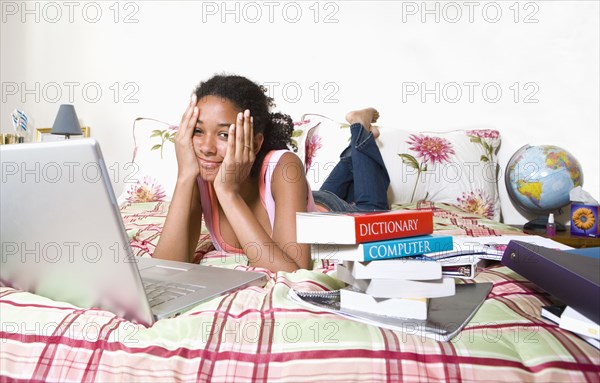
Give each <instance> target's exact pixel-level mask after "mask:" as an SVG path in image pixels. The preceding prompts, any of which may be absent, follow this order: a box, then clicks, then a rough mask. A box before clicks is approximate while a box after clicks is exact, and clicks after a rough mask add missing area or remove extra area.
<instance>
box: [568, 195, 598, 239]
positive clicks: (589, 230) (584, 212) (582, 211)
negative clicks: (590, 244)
mask: <svg viewBox="0 0 600 383" xmlns="http://www.w3.org/2000/svg"><path fill="white" fill-rule="evenodd" d="M571 235H578V236H583V237H600V225H598V205H595V206H594V205H582V204H574V203H573V204H571Z"/></svg>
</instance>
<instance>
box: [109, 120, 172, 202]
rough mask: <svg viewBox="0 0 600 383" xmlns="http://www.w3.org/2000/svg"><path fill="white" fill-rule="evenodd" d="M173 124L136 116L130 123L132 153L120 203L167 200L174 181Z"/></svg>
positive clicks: (170, 195)
mask: <svg viewBox="0 0 600 383" xmlns="http://www.w3.org/2000/svg"><path fill="white" fill-rule="evenodd" d="M176 131H177V126H176V125H172V124H169V123H167V122H163V121H160V120H156V119H154V118H146V117H138V118H136V119H135V121H134V123H133V141H134V148H133V155H132V159H131V163H130V169H125V170H129V171H130V172H129V174H128V175H127V176H126V177H124V179H125V181H124V182H125V183H126V185H125V187H124V188H123V192H122V193H121V195H120V196H119V205H121V206H122V205H123V204H124V203H127V202H129V203H138V202H158V201H170V200H171V197H172V196H173V190H174V188H175V182H176V181H177V158H176V157H175V145H174V142H173V139H174V138H175V133H176Z"/></svg>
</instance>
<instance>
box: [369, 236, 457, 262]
mask: <svg viewBox="0 0 600 383" xmlns="http://www.w3.org/2000/svg"><path fill="white" fill-rule="evenodd" d="M359 249H362V255H363V260H364V261H376V260H380V259H392V258H402V257H409V256H413V255H421V254H427V253H434V252H437V251H444V250H448V249H452V237H451V236H447V235H445V236H438V237H432V236H421V237H414V238H402V239H394V240H389V241H378V242H369V243H363V244H362V245H360V246H359Z"/></svg>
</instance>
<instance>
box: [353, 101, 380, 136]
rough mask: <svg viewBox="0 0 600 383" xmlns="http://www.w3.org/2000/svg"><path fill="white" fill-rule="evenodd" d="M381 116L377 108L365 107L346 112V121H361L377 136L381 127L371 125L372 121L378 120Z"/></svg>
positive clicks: (354, 122)
mask: <svg viewBox="0 0 600 383" xmlns="http://www.w3.org/2000/svg"><path fill="white" fill-rule="evenodd" d="M378 118H379V112H378V111H377V110H376V109H375V108H365V109H359V110H353V111H351V112H349V113H348V114H346V121H348V123H349V124H350V125H352V124H356V123H359V124H361V125H362V126H363V127H364V128H365V129H366V130H367V132H373V136H374V137H375V138H377V137H379V129H377V127H375V126H371V123H373V122H377V119H378Z"/></svg>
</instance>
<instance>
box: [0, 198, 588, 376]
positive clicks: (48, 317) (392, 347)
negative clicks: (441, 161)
mask: <svg viewBox="0 0 600 383" xmlns="http://www.w3.org/2000/svg"><path fill="white" fill-rule="evenodd" d="M435 211H436V224H437V225H438V226H437V227H438V229H439V228H440V225H441V226H444V225H445V228H446V229H450V230H454V231H461V230H463V231H468V230H474V231H473V233H475V232H479V231H482V234H480V235H490V233H489V231H490V230H492V231H493V232H494V233H495V234H502V233H503V232H505V231H506V230H510V229H509V228H507V227H506V226H502V225H500V224H493V223H489V224H487V223H486V222H482V221H481V220H480V219H478V218H476V217H467V216H465V215H464V214H462V215H461V213H460V212H459V211H457V210H455V209H454V208H452V207H450V206H438V205H436V209H435ZM163 213H164V209H163V207H161V206H160V204H158V205H157V204H147V205H140V204H138V205H136V206H127V207H126V208H125V209H124V217H125V221H126V226H127V227H128V229H129V232H130V236H131V238H132V241H133V242H134V243H135V241H138V242H139V246H138V247H137V251H138V254H139V255H142V254H141V253H143V251H142V249H141V248H142V247H143V246H145V247H146V248H149V249H151V247H152V246H153V244H154V243H155V240H156V236H155V235H156V233H157V229H156V228H153V225H154V226H156V225H159V224H160V218H161V216H162V215H163ZM469 222H470V224H467V223H469ZM478 226H481V227H478ZM158 232H159V230H158ZM492 235H493V234H492ZM142 244H143V246H142ZM206 251H210V245H209V244H207V243H206V241H204V242H203V241H202V240H201V241H200V244H199V250H198V253H197V254H201V253H203V252H206ZM203 262H206V263H207V264H212V265H220V266H224V267H231V268H237V269H251V270H255V271H262V272H264V273H266V274H267V275H268V279H269V281H268V283H267V284H266V286H264V287H262V288H258V287H252V288H248V289H245V290H241V291H238V292H235V293H232V294H229V295H226V296H223V297H220V298H216V299H213V300H211V301H209V302H206V303H203V304H201V305H198V306H196V307H195V308H193V309H192V310H190V311H188V312H187V313H184V314H182V315H180V316H178V317H176V318H171V319H163V320H160V321H158V322H157V323H155V324H154V325H153V326H152V327H150V328H144V327H143V326H140V325H136V324H134V323H131V322H127V321H124V320H122V319H120V318H118V317H115V316H114V315H113V314H111V313H109V312H106V311H102V310H97V309H87V310H84V309H80V308H77V307H74V306H72V305H69V304H65V303H60V302H55V301H52V300H49V299H46V298H43V297H40V296H36V295H33V294H30V293H26V292H22V291H16V290H14V289H12V288H8V287H2V288H0V318H1V328H0V330H1V331H0V338H1V339H0V380H1V381H3V382H4V381H7V382H10V381H45V382H47V381H99V382H108V381H143V382H152V381H159V382H172V381H186V382H187V381H212V382H225V381H229V382H325V381H327V382H358V381H360V382H372V381H384V382H398V381H405V382H413V381H414V382H417V381H418V382H475V381H476V382H481V381H513V382H518V381H535V382H564V381H572V382H586V381H587V382H598V381H600V352H599V351H598V350H597V349H595V348H593V347H592V346H591V345H589V344H588V343H586V342H585V341H583V340H582V339H580V338H578V337H577V336H575V335H573V334H571V333H569V332H567V331H564V330H562V329H560V328H558V327H557V326H556V325H554V324H552V323H550V322H548V321H546V320H543V319H540V308H541V306H543V305H546V304H549V303H550V301H549V297H548V296H547V295H546V294H544V293H543V292H541V291H539V289H538V288H537V287H536V286H535V285H533V284H532V283H530V282H528V281H527V280H524V279H523V278H521V277H520V276H519V275H517V274H515V273H513V272H512V271H511V270H509V269H507V268H505V267H502V266H500V265H496V266H493V267H491V268H489V269H486V270H484V271H483V272H481V273H480V274H479V275H478V276H477V277H476V279H475V280H473V281H469V283H474V282H480V281H486V282H487V281H489V282H492V283H493V284H494V287H493V289H492V291H491V293H490V295H489V296H488V298H487V300H486V301H485V302H484V304H483V306H482V307H481V308H480V309H479V311H478V312H477V313H476V315H475V316H474V317H473V319H472V320H471V322H470V323H469V324H468V325H467V327H466V328H465V329H464V330H463V331H462V332H461V333H459V334H458V335H457V336H456V337H455V338H454V339H452V341H450V342H445V343H444V342H436V341H434V340H431V339H427V338H424V337H420V336H416V335H412V334H410V333H402V332H395V331H390V330H385V329H381V328H378V327H375V326H370V325H365V324H361V323H358V322H354V321H351V320H348V319H344V318H341V317H338V316H336V315H334V314H330V313H326V312H319V311H311V310H308V309H305V308H303V307H301V306H299V305H297V304H295V303H294V302H292V301H290V300H289V299H287V294H288V291H289V289H290V288H294V289H296V290H311V291H315V290H330V289H336V288H339V287H341V282H339V281H338V280H337V279H335V278H334V276H335V274H334V273H335V272H334V271H333V267H331V266H327V265H325V266H323V265H318V267H316V268H315V269H314V270H301V271H297V272H295V273H284V272H280V273H270V272H268V271H266V270H262V269H260V270H259V269H254V268H250V267H247V266H243V265H240V264H239V259H237V260H236V259H231V257H227V256H225V255H219V254H214V253H209V255H208V256H205V257H204V258H203Z"/></svg>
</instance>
